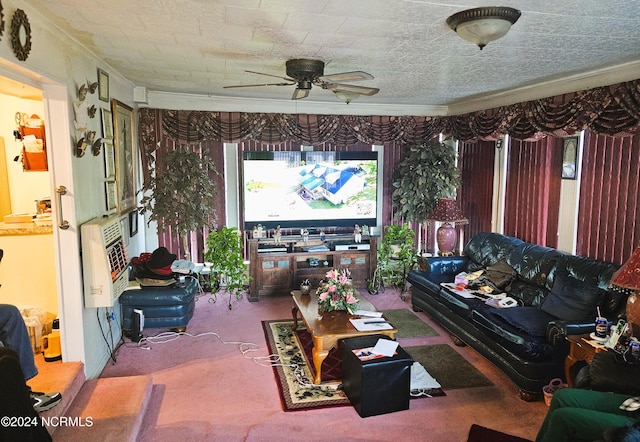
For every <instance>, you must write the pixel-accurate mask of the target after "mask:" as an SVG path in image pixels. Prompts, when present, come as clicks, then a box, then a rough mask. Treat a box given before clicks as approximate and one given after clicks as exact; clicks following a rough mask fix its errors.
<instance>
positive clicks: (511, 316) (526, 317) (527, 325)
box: [489, 307, 557, 337]
mask: <svg viewBox="0 0 640 442" xmlns="http://www.w3.org/2000/svg"><path fill="white" fill-rule="evenodd" d="M489 311H490V312H491V313H492V314H494V315H496V316H499V317H500V318H502V319H504V320H505V321H506V322H508V323H509V324H511V325H512V326H514V327H515V328H517V329H519V330H522V331H524V332H526V333H528V334H529V335H531V336H537V337H543V336H546V335H547V324H549V322H550V321H553V320H555V319H557V318H555V317H554V316H552V315H550V314H549V313H547V312H543V311H542V310H540V309H539V308H537V307H510V308H495V307H492V308H491V309H489Z"/></svg>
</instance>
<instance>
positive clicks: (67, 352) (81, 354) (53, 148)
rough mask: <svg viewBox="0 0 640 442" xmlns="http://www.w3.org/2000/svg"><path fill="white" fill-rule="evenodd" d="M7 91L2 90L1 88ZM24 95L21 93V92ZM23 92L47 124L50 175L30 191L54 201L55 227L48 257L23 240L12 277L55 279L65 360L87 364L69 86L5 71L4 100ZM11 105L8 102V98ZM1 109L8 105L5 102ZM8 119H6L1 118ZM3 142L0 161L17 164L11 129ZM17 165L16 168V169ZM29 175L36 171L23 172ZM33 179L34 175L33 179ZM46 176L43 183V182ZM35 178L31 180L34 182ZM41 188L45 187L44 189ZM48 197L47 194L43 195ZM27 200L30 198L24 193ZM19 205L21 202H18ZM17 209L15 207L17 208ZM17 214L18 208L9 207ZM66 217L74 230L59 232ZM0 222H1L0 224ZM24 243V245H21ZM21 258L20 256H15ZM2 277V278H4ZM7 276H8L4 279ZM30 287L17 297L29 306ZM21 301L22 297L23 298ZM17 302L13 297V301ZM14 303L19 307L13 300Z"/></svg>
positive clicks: (4, 240)
mask: <svg viewBox="0 0 640 442" xmlns="http://www.w3.org/2000/svg"><path fill="white" fill-rule="evenodd" d="M3 87H4V88H5V90H2V88H3ZM21 91H22V92H21ZM25 91H29V92H30V93H36V94H37V95H39V99H40V100H39V102H40V106H41V107H40V108H39V109H41V113H42V114H43V115H41V116H42V118H43V119H44V121H45V128H46V129H45V130H46V140H47V147H48V149H47V156H48V171H47V172H37V173H38V174H43V175H40V176H39V177H38V179H39V180H40V181H43V182H44V185H43V184H42V183H40V184H38V185H35V184H34V183H31V184H30V185H31V186H34V187H35V191H36V192H37V193H36V194H37V195H39V196H38V197H36V198H41V197H43V196H47V195H50V196H51V206H52V210H53V212H54V213H53V224H52V228H51V233H50V240H51V249H50V253H49V254H48V255H47V254H46V253H41V252H40V251H39V250H38V249H37V248H34V247H32V246H30V245H28V244H27V243H28V241H27V238H28V237H27V236H25V237H23V238H19V239H17V240H16V241H18V244H19V246H18V247H19V249H20V247H21V248H22V253H21V255H22V256H21V257H20V258H16V259H18V261H17V263H16V264H15V267H14V268H13V269H12V273H15V274H16V276H17V277H18V278H19V279H21V280H22V282H23V283H25V282H26V283H27V284H33V283H34V281H35V280H37V278H38V275H39V273H38V272H39V270H40V269H41V268H42V269H45V268H46V269H49V270H50V271H51V273H52V274H53V277H52V279H53V282H51V284H50V285H51V286H52V287H49V290H51V293H52V295H51V296H52V297H53V298H54V300H53V301H52V302H53V304H54V308H55V307H57V308H56V310H57V311H56V312H55V313H57V316H58V317H59V318H60V332H61V346H62V357H63V361H82V362H84V361H85V350H84V336H85V334H84V327H83V299H82V296H83V287H82V279H81V263H80V256H79V253H78V250H79V249H80V247H79V235H78V228H77V222H76V207H75V202H74V200H73V189H74V183H73V169H72V151H71V149H69V148H67V147H68V145H69V140H70V139H71V136H70V125H69V98H68V97H69V95H68V92H67V87H66V86H65V85H62V84H60V83H57V82H55V81H53V80H51V79H48V78H45V77H43V76H41V75H39V74H36V73H32V72H27V71H25V70H24V68H22V67H19V66H15V65H9V66H3V68H2V70H1V71H0V98H2V97H19V96H20V94H24V93H25ZM33 98H34V97H33V96H31V98H30V99H25V101H24V102H23V101H21V99H20V98H15V100H16V101H15V102H14V103H12V106H11V107H10V108H9V109H10V112H13V114H14V115H15V112H17V111H18V110H19V109H16V110H14V106H22V105H23V104H26V103H27V100H31V101H32V102H34V101H35V102H38V100H37V99H36V100H33ZM7 100H9V99H8V98H7ZM2 107H3V108H4V107H5V106H4V103H3V106H2ZM3 118H4V117H3ZM10 121H15V120H14V117H13V116H12V117H11V120H10ZM0 136H2V137H3V138H4V139H5V140H6V139H9V140H10V141H11V149H12V151H11V152H5V156H4V158H1V159H2V160H4V161H5V162H6V161H7V160H9V161H11V162H13V158H14V157H15V152H14V150H15V144H14V137H13V129H11V130H9V131H8V133H7V131H6V129H5V130H4V131H3V133H2V134H0ZM12 166H14V165H12ZM24 173H26V174H30V173H36V172H24ZM34 177H35V175H34ZM43 177H44V178H43ZM12 179H15V178H10V177H9V178H8V179H7V180H6V183H7V187H9V190H10V191H11V184H12V183H11V181H12ZM31 179H33V178H31ZM60 185H64V186H65V187H67V196H66V197H59V198H56V195H57V192H56V189H57V188H58V186H60ZM40 186H43V187H40ZM41 192H44V195H41V194H40V193H41ZM13 193H14V194H19V195H22V196H18V197H16V198H17V199H18V200H19V199H23V198H27V197H25V196H24V195H25V194H24V193H20V192H13ZM26 195H28V193H27V194H26ZM16 201H17V200H16ZM22 204H24V202H19V203H14V204H13V206H18V207H20V208H21V209H26V210H25V211H27V212H29V211H31V210H32V209H30V207H33V210H35V203H34V201H31V204H32V206H29V207H27V206H23V205H22ZM16 209H17V207H16ZM11 211H12V212H14V209H13V208H11ZM61 217H62V218H64V220H66V221H67V222H68V223H69V225H70V226H71V227H70V228H69V229H67V230H62V229H60V228H58V224H59V223H60V222H61V219H60V218H61ZM0 221H1V220H0ZM3 244H5V245H7V244H9V241H8V237H2V236H0V248H3V247H4V246H3ZM23 244H24V245H23ZM16 255H17V254H16ZM9 261H10V255H8V254H7V253H6V251H5V255H4V259H3V263H2V268H0V272H4V271H6V270H7V269H6V267H7V266H6V264H7V262H9ZM0 274H2V273H0ZM3 276H4V275H3ZM5 287H6V286H4V284H3V287H2V288H0V290H2V296H3V300H4V299H6V300H7V301H5V302H9V297H8V294H7V293H6V292H7V290H6V288H5ZM30 287H32V286H31V285H27V286H26V288H25V286H24V285H23V286H21V289H20V292H21V293H18V294H17V295H15V296H17V297H18V299H17V301H21V300H22V301H24V295H25V293H26V294H29V295H30V294H32V292H35V293H33V296H34V298H32V299H30V303H33V301H34V300H37V299H38V293H37V290H32V289H31V288H30ZM21 296H22V297H21ZM14 299H15V298H14ZM13 303H16V304H19V302H16V301H13Z"/></svg>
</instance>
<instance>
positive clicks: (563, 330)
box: [547, 319, 595, 347]
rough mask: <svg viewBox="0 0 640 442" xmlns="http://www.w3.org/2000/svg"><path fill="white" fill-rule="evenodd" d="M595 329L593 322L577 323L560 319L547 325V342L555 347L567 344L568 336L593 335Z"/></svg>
mask: <svg viewBox="0 0 640 442" xmlns="http://www.w3.org/2000/svg"><path fill="white" fill-rule="evenodd" d="M594 327H595V324H594V323H593V322H588V323H575V322H570V321H563V320H561V319H558V320H555V321H551V322H549V324H548V325H547V340H548V341H549V343H550V344H551V345H553V346H554V347H555V346H556V345H560V344H562V343H563V342H566V339H567V336H569V335H583V334H585V333H591V332H592V331H594Z"/></svg>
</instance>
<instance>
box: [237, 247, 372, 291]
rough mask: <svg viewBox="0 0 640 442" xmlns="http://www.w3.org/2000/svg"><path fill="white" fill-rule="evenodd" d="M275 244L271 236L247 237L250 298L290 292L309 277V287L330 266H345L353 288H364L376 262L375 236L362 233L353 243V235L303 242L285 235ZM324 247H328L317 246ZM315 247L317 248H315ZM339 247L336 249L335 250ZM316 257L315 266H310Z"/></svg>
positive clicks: (338, 267) (316, 283)
mask: <svg viewBox="0 0 640 442" xmlns="http://www.w3.org/2000/svg"><path fill="white" fill-rule="evenodd" d="M280 242H281V244H278V245H276V244H275V243H274V240H273V238H257V239H249V275H251V278H252V279H251V282H250V285H249V301H257V300H258V297H259V296H271V295H289V293H290V292H291V290H297V289H300V284H301V283H302V281H304V280H305V279H308V280H309V282H310V283H311V287H312V288H316V287H318V283H319V282H320V280H321V279H322V278H324V276H325V274H326V273H327V271H329V270H331V269H334V268H336V269H343V268H348V269H349V270H350V271H351V278H352V279H353V284H354V285H355V286H356V287H366V285H367V279H368V278H369V277H370V276H371V275H372V274H373V271H374V270H375V268H376V266H377V263H378V238H377V237H376V236H369V235H363V238H362V242H361V243H358V244H356V242H355V241H354V238H353V235H327V237H326V239H325V241H324V242H323V241H321V240H320V237H319V235H310V236H309V239H308V240H307V241H306V242H305V241H303V240H302V237H301V236H300V235H293V236H285V237H282V238H281V240H280ZM322 246H326V248H327V249H328V250H327V249H324V250H321V249H319V248H320V247H322ZM314 248H318V249H314ZM336 248H337V249H339V250H336ZM310 258H316V259H317V260H318V265H312V264H311V260H310Z"/></svg>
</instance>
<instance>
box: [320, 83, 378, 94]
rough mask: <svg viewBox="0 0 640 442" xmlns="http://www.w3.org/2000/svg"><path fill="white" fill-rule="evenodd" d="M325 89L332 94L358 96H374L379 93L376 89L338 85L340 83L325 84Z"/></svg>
mask: <svg viewBox="0 0 640 442" xmlns="http://www.w3.org/2000/svg"><path fill="white" fill-rule="evenodd" d="M326 88H327V89H329V90H330V91H332V92H338V91H344V92H355V93H356V94H360V95H375V94H377V93H378V92H380V89H378V88H377V87H367V86H353V85H351V84H340V83H329V84H327V87H326Z"/></svg>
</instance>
